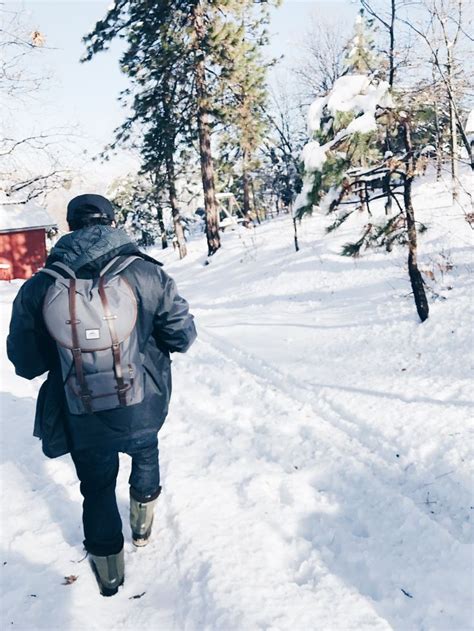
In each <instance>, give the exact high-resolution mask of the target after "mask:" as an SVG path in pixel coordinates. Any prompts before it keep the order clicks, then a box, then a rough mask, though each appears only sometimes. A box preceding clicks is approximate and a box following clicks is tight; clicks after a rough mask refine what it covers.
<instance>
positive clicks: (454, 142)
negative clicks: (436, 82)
mask: <svg viewBox="0 0 474 631" xmlns="http://www.w3.org/2000/svg"><path fill="white" fill-rule="evenodd" d="M447 49H448V52H447V54H448V59H447V64H446V72H447V79H448V88H449V89H448V99H449V136H450V143H449V144H450V149H451V179H452V191H453V200H456V199H457V198H458V189H459V186H458V131H457V127H456V112H455V110H454V91H453V90H454V86H453V63H452V53H451V48H450V47H449V46H448V47H447Z"/></svg>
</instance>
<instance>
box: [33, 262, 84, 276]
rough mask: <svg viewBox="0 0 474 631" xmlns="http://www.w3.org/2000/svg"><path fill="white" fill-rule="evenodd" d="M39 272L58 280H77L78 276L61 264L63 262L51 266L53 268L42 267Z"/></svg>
mask: <svg viewBox="0 0 474 631" xmlns="http://www.w3.org/2000/svg"><path fill="white" fill-rule="evenodd" d="M38 272H43V273H44V274H48V275H49V276H52V277H53V278H56V279H60V280H61V279H69V280H70V279H75V278H76V274H75V273H74V272H73V271H72V269H71V268H70V267H68V266H67V265H65V264H64V263H61V261H55V262H54V263H52V264H51V267H42V268H41V269H40V270H38Z"/></svg>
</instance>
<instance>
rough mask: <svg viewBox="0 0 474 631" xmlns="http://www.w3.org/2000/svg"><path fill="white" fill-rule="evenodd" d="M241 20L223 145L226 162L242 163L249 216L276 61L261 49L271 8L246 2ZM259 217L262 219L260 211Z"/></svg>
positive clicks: (226, 85)
mask: <svg viewBox="0 0 474 631" xmlns="http://www.w3.org/2000/svg"><path fill="white" fill-rule="evenodd" d="M238 20H239V22H240V27H241V28H240V31H239V35H240V41H239V42H238V43H236V45H235V47H234V58H233V64H232V66H231V67H230V68H229V70H228V72H227V74H226V75H225V80H224V81H223V82H222V87H221V89H222V91H223V96H224V107H223V109H222V120H223V122H224V125H225V132H224V133H222V134H221V135H220V143H219V148H220V152H221V155H222V159H223V161H226V162H227V163H228V164H231V165H234V166H235V165H238V172H237V173H236V175H237V176H238V180H239V182H240V183H241V185H242V186H241V191H242V195H241V196H240V195H239V197H241V198H242V208H243V213H244V215H245V216H248V215H249V213H250V211H251V210H252V206H254V204H253V203H252V201H251V197H254V195H253V189H254V182H253V181H252V175H251V173H252V172H254V171H255V170H257V169H258V167H259V165H260V161H259V159H258V157H257V155H256V153H257V150H258V149H259V147H261V145H262V142H263V140H264V138H265V135H266V133H267V131H268V118H267V116H266V107H267V96H268V92H267V86H266V84H265V75H266V71H267V68H268V67H269V66H270V65H272V63H273V62H272V61H265V59H264V58H263V55H262V51H261V48H262V46H263V45H265V44H267V43H268V38H267V33H266V28H265V27H266V26H267V24H268V22H269V12H268V9H265V8H262V9H261V11H260V12H259V13H256V12H255V11H250V10H249V8H248V7H247V6H245V4H244V5H242V12H241V15H240V16H238ZM233 171H234V172H235V168H234V169H233ZM253 210H254V212H255V211H256V209H255V208H253ZM256 216H257V218H258V213H256Z"/></svg>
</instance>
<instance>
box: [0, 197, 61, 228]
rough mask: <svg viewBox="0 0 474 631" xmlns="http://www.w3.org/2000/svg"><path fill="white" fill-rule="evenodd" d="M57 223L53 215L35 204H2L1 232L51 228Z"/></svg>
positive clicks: (0, 213)
mask: <svg viewBox="0 0 474 631" xmlns="http://www.w3.org/2000/svg"><path fill="white" fill-rule="evenodd" d="M55 225H56V222H55V221H54V219H53V218H52V217H51V215H50V214H49V213H48V212H47V211H46V210H45V209H44V208H41V206H38V205H37V204H35V203H34V202H28V203H27V204H2V203H0V232H14V231H16V230H34V229H35V228H36V229H37V228H51V227H53V226H55Z"/></svg>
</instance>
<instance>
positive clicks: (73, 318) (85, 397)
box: [69, 278, 92, 414]
mask: <svg viewBox="0 0 474 631" xmlns="http://www.w3.org/2000/svg"><path fill="white" fill-rule="evenodd" d="M69 318H70V320H69V323H70V325H71V336H72V344H73V348H72V357H73V360H74V368H75V370H76V378H77V381H78V383H79V388H80V391H81V401H82V403H83V405H84V408H85V410H86V412H87V413H88V414H92V402H91V392H90V390H89V388H88V387H87V382H86V377H85V375H84V366H83V363H82V351H81V346H80V344H79V333H78V331H77V324H78V322H80V320H78V319H77V314H76V279H75V278H72V279H71V280H70V281H69Z"/></svg>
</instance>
